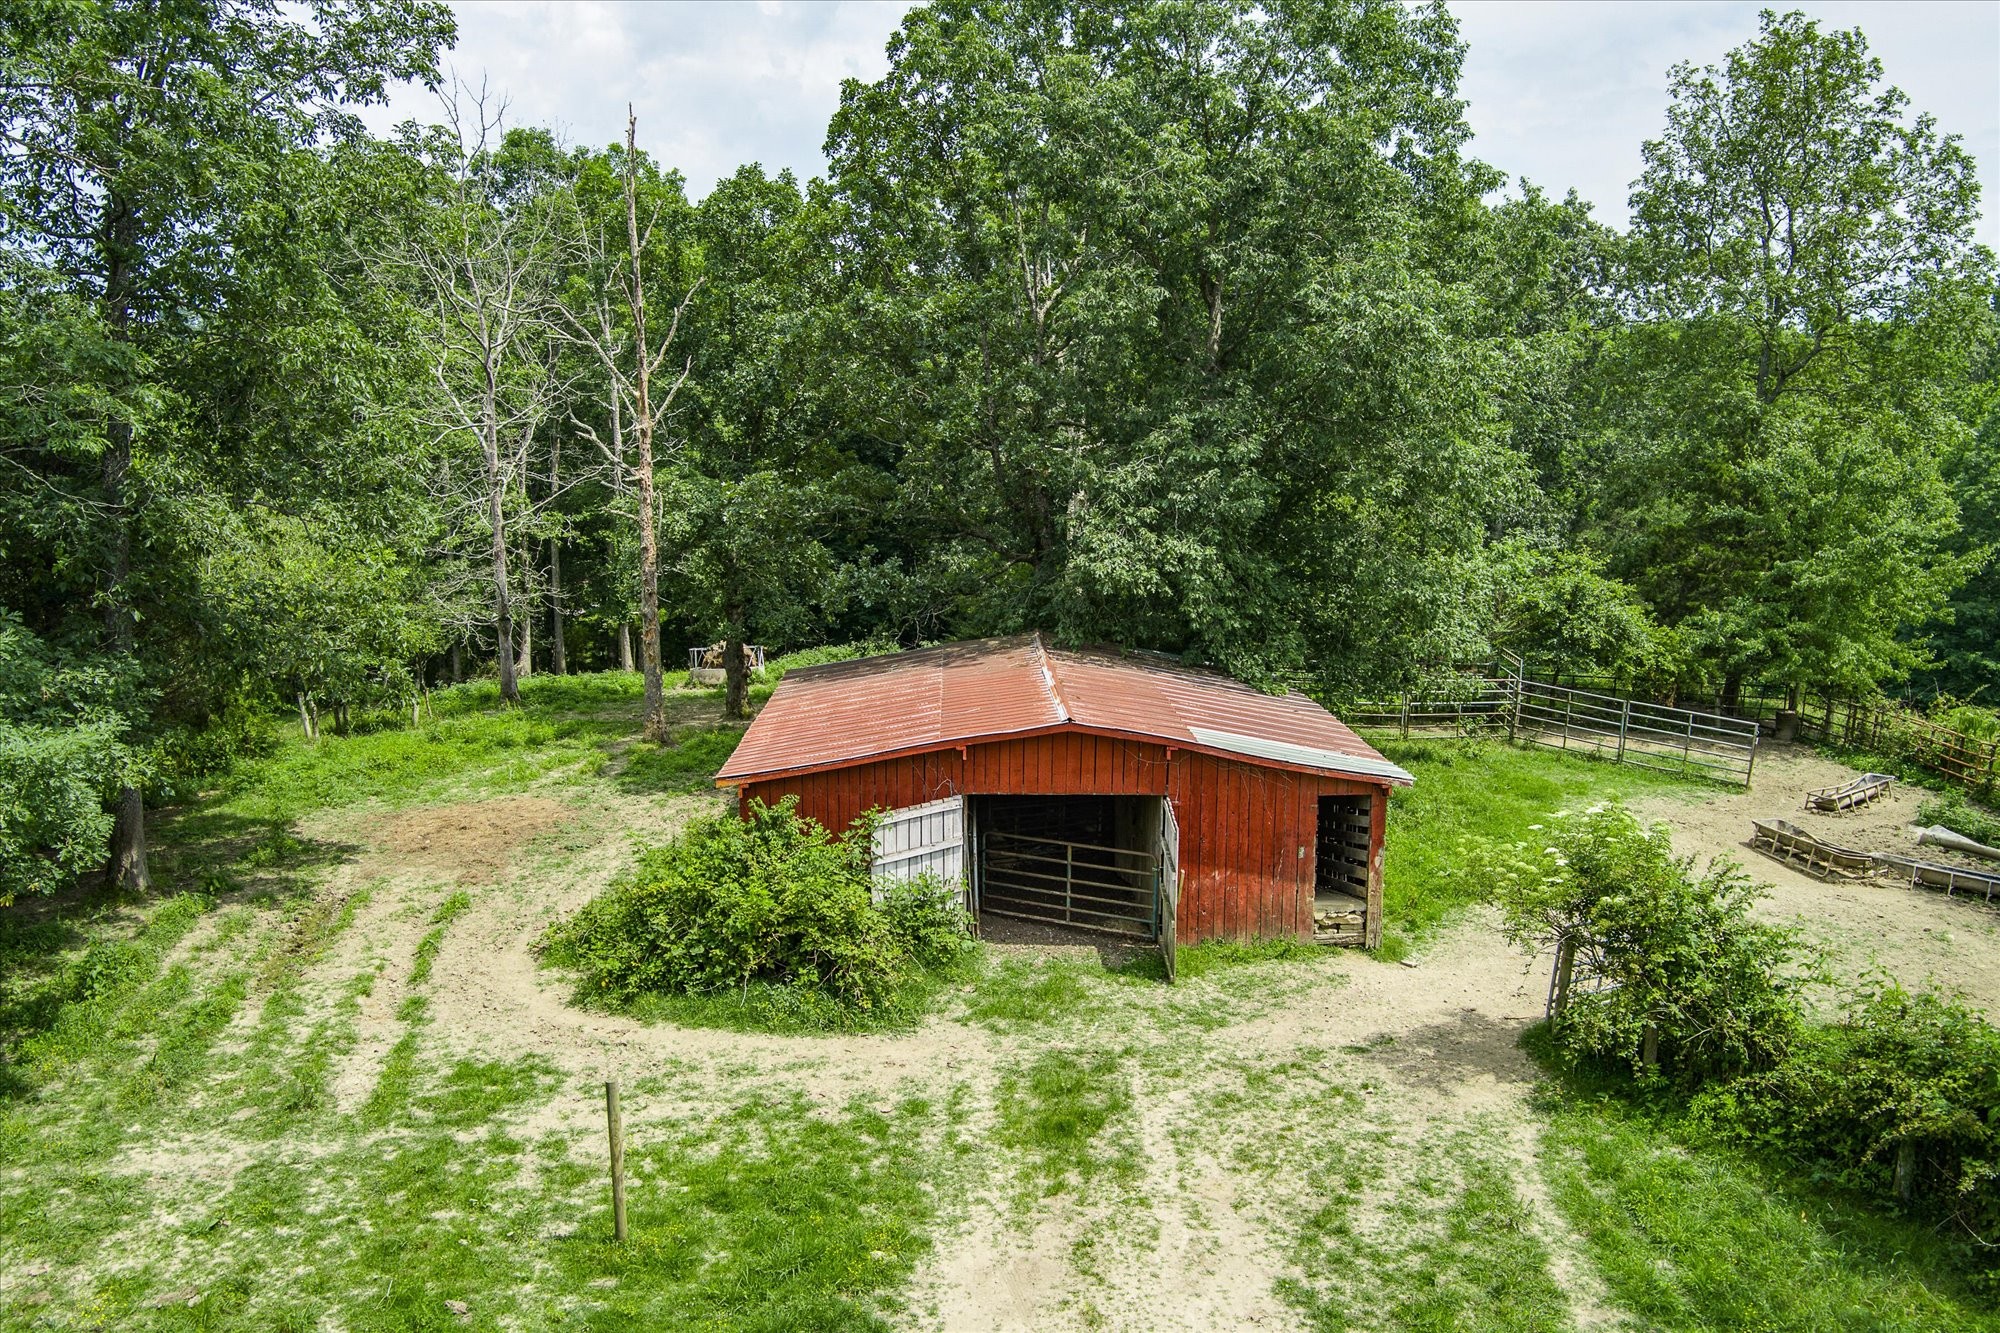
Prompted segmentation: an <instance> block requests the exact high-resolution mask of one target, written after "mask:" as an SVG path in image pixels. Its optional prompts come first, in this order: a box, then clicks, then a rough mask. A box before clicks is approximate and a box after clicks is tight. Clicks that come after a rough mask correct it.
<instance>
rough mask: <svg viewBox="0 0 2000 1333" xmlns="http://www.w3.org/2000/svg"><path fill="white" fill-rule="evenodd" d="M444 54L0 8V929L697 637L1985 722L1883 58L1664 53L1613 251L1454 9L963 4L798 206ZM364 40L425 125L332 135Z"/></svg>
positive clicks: (1980, 553)
mask: <svg viewBox="0 0 2000 1333" xmlns="http://www.w3.org/2000/svg"><path fill="white" fill-rule="evenodd" d="M453 36H454V33H453V24H452V19H451V16H450V14H449V13H448V12H447V11H446V10H445V9H444V8H443V7H442V6H440V5H435V4H426V3H417V2H416V0H318V2H317V3H315V4H313V5H311V6H297V5H288V4H280V3H278V0H97V2H94V3H80V2H78V0H16V3H13V4H10V5H8V6H7V7H6V8H5V10H4V13H0V99H4V109H0V377H4V387H0V478H4V481H0V901H4V900H6V899H9V898H11V897H13V896H15V895H17V894H21V893H35V892H42V891H47V890H50V889H53V888H56V887H59V886H61V885H63V884H65V883H68V882H70V881H71V880H73V879H74V878H76V877H77V876H78V875H80V874H82V873H84V872H86V871H94V870H96V869H97V868H99V867H101V866H103V865H104V864H105V849H106V846H107V843H108V844H109V845H110V847H111V849H112V855H111V864H110V873H111V874H112V876H113V878H114V879H116V880H122V881H124V882H126V883H128V884H129V883H135V882H139V881H142V880H143V879H144V877H145V874H146V870H145V859H144V858H145V844H144V835H143V825H144V810H145V808H146V806H148V805H158V804H162V803H170V802H173V801H176V800H178V799H182V798H184V797H185V796H186V795H188V794H190V793H191V792H192V791H194V790H195V789H197V788H198V786H199V784H201V783H202V782H203V781H204V779H205V778H206V777H207V776H208V775H210V774H213V773H214V772H216V771H218V769H220V768H221V767H222V766H225V765H226V764H227V763H228V762H229V760H230V758H231V757H232V755H234V754H236V753H238V752H240V751H242V750H244V749H245V748H248V747H254V746H255V745H257V744H258V743H259V741H258V737H259V736H260V735H261V734H263V733H264V732H265V731H267V730H268V728H269V727H270V726H271V725H272V721H273V719H274V718H277V717H281V716H282V717H285V718H288V719H290V718H295V719H296V720H295V721H292V722H291V725H295V726H299V727H302V728H304V729H305V730H306V732H307V733H308V734H310V733H312V732H314V731H315V730H317V729H318V728H319V727H321V726H329V727H342V726H346V725H348V723H349V720H350V715H351V714H352V713H355V712H358V711H359V710H378V711H386V710H390V709H399V710H401V711H402V712H403V714H404V715H405V716H406V717H407V715H408V714H409V712H410V710H411V709H412V707H413V706H415V705H416V704H417V701H419V700H420V699H421V697H422V694H423V691H424V690H425V689H426V688H427V687H428V686H430V685H435V684H438V683H440V682H443V681H446V680H453V679H462V678H464V677H466V676H468V675H472V674H476V673H486V674H491V675H493V676H496V677H497V679H498V681H499V683H500V689H501V692H502V694H503V696H506V697H512V696H513V695H514V694H515V693H516V691H517V682H518V679H519V677H520V676H521V675H523V674H525V673H529V672H536V673H539V672H563V671H576V670H597V669H604V668H611V667H625V668H628V669H644V670H645V671H646V673H647V678H648V694H649V701H650V703H651V704H652V709H651V713H652V715H653V716H654V717H657V716H658V697H659V690H660V684H659V678H660V664H661V662H662V660H663V659H664V660H665V662H666V663H667V664H668V666H670V667H671V666H672V665H673V664H674V663H675V662H676V661H677V660H678V655H679V654H682V653H684V652H685V650H686V648H687V647H688V646H689V645H691V644H700V643H707V642H710V641H714V640H723V641H726V642H728V643H730V644H732V645H735V644H740V643H743V642H746V641H748V642H757V643H766V644H771V645H774V646H798V645H803V644H810V643H817V642H832V641H850V640H858V639H869V640H880V641H885V642H886V641H900V642H902V643H906V644H908V643H916V642H921V641H931V640H939V639H948V638H958V637H966V636H974V635H982V634H989V633H997V632H1006V631H1013V630H1018V629H1022V628H1025V627H1030V626H1033V627H1039V628H1042V629H1044V630H1045V631H1047V632H1049V633H1051V634H1053V635H1055V636H1057V637H1058V638H1061V639H1063V640H1067V641H1110V642H1116V643H1120V644H1125V645H1129V646H1134V647H1143V648H1149V649H1157V650H1163V651H1168V652H1174V653H1179V654H1182V655H1184V656H1185V657H1186V658H1187V659H1188V660H1191V661H1196V662H1205V663H1212V664H1216V665H1219V666H1221V667H1224V668H1226V669H1228V670H1230V671H1233V672H1235V673H1237V674H1239V675H1242V676H1244V677H1246V678H1249V679H1253V680H1259V681H1277V680H1292V681H1306V682H1310V683H1312V684H1314V685H1316V686H1317V687H1318V688H1320V689H1321V690H1323V691H1325V692H1327V693H1328V694H1329V695H1331V696H1335V697H1337V696H1339V695H1340V694H1341V693H1342V692H1347V693H1350V694H1351V693H1353V692H1357V691H1363V690H1384V689H1392V688H1397V687H1400V686H1403V685H1405V684H1408V683H1409V682H1411V681H1413V680H1416V679H1418V678H1419V677H1420V676H1421V674H1422V673H1423V672H1424V671H1426V670H1427V669H1430V668H1434V667H1436V666H1438V665H1440V664H1449V663H1452V662H1464V661H1474V660H1479V659H1480V658H1482V657H1483V656H1485V655H1488V654H1491V653H1492V652H1493V651H1495V650H1496V649H1511V650H1515V651H1519V652H1522V653H1526V654H1529V655H1531V656H1532V657H1534V658H1536V659H1538V660H1540V661H1542V662H1544V663H1546V664H1548V665H1549V666H1551V667H1553V668H1554V669H1558V670H1568V671H1591V672H1602V673H1608V674H1611V675H1615V676H1619V677H1621V678H1623V679H1625V680H1627V681H1629V682H1632V683H1634V684H1635V685H1636V686H1638V687H1641V688H1644V689H1646V690H1648V691H1651V692H1653V693H1655V694H1657V695H1661V696H1667V697H1671V696H1674V695H1676V694H1679V695H1682V696H1692V695H1695V694H1703V695H1720V696H1722V697H1724V698H1728V697H1731V696H1733V695H1734V694H1735V692H1737V691H1738V690H1740V689H1741V688H1742V687H1743V686H1744V685H1745V684H1746V683H1750V682H1756V683H1760V684H1762V685H1765V686H1767V687H1776V688H1779V689H1784V690H1790V691H1793V692H1799V691H1805V690H1812V691H1816V692H1831V693H1835V694H1839V695H1849V696H1865V695H1868V694H1871V693H1874V692H1880V691H1891V692H1899V693H1900V692H1908V693H1912V694H1916V695H1919V696H1922V697H1926V698H1927V697H1930V696H1932V695H1936V694H1940V693H1942V694H1946V695H1951V696H1955V697H1958V698H1965V699H1974V700H1977V701H1982V702H1985V701H1990V700H1991V699H1992V698H1993V697H1994V696H1995V695H1996V694H2000V567H1996V565H1995V563H1994V562H1993V559H1992V556H1993V552H1994V549H1995V547H1996V545H1997V544H2000V415H1996V414H1995V410H1994V403H1995V393H1994V372H1995V341H1996V340H1995V333H1996V301H1995V298H1996V291H2000V288H1996V276H1995V267H1994V260H1993V255H1992V254H1991V253H1990V252H1989V251H1988V250H1986V249H1985V248H1983V247H1982V246H1980V245H1978V244H1977V243H1976V242H1975V239H1974V237H1975V229H1976V225H1977V222H1978V219H1979V198H1978V187H1977V184H1976V179H1975V171H1974V163H1973V162H1972V160H1971V159H1970V157H1969V156H1968V155H1967V153H1966V152H1965V151H1964V149H1963V148H1962V147H1961V145H1960V144H1959V143H1958V141H1957V140H1956V139H1955V138H1954V137H1952V136H1950V135H1948V134H1945V133H1943V132H1941V131H1940V130H1939V128H1938V127H1937V126H1936V125H1935V123H1934V122H1933V121H1932V120H1931V118H1930V117H1928V116H1927V115H1925V114H1923V111H1922V106H1921V98H1918V99H1916V100H1915V101H1913V100H1912V99H1910V98H1908V97H1906V96H1905V95H1904V94H1903V93H1902V92H1899V91H1898V90H1896V89H1895V88H1894V87H1893V86H1892V85H1891V83H1890V82H1889V79H1888V76H1887V75H1886V74H1885V71H1884V70H1883V69H1882V67H1881V65H1880V63H1879V62H1878V61H1876V60H1875V59H1874V58H1873V57H1871V56H1870V55H1869V52H1868V46H1867V42H1866V40H1865V37H1864V36H1863V34H1861V33H1860V32H1858V31H1834V30H1829V29H1826V28H1823V27H1820V26H1818V25H1816V24H1815V23H1813V22H1810V21H1808V20H1807V19H1805V18H1804V17H1802V16H1800V15H1798V14H1783V15H1779V14H1771V13H1767V14H1766V15H1765V16H1764V18H1763V20H1762V24H1761V30H1760V32H1759V33H1758V35H1757V36H1756V37H1755V38H1754V40H1752V41H1750V42H1748V43H1747V44H1746V45H1744V46H1743V47H1741V48H1740V49H1738V50H1736V51H1734V52H1732V53H1731V54H1730V55H1729V56H1728V58H1727V59H1726V61H1725V62H1724V63H1723V64H1722V65H1720V66H1718V67H1712V68H1696V67H1693V66H1688V65H1682V66H1678V67H1676V68H1675V69H1674V70H1673V72H1672V75H1671V91H1672V100H1671V106H1670V109H1669V111H1668V113H1667V116H1666V119H1665V122H1664V123H1663V124H1662V125H1660V127H1659V130H1658V137H1657V138H1654V139H1651V140H1649V141H1648V142H1647V143H1646V144H1645V146H1644V170H1643V174H1642V175H1641V177H1640V178H1639V179H1638V180H1637V181H1635V182H1634V183H1633V185H1632V193H1631V198H1630V217H1631V222H1630V225H1629V227H1627V228H1625V229H1623V230H1620V229H1616V228H1612V227H1608V226H1606V225H1604V224H1603V223H1601V222H1599V221H1597V220H1596V219H1595V218H1594V217H1593V210H1592V207H1591V203H1592V201H1588V200H1584V199H1581V198H1578V197H1576V196H1575V195H1570V196H1569V197H1567V198H1560V199H1558V198H1555V197H1553V196H1551V195H1550V194H1548V193H1546V192H1545V191H1543V190H1541V189H1538V188H1537V187H1536V186H1535V185H1534V184H1533V183H1531V182H1527V181H1511V180H1510V179H1509V178H1508V177H1507V175H1506V173H1505V172H1504V171H1503V170H1502V169H1500V167H1496V166H1494V165H1489V164H1486V163H1483V162H1481V161H1478V160H1476V158H1474V157H1473V156H1472V155H1471V154H1470V152H1469V149H1468V144H1469V138H1470V132H1469V130H1468V128H1467V123H1466V119H1465V106H1464V103H1463V102H1462V101H1461V100H1460V99H1459V97H1458V94H1457V84H1458V77H1459V71H1460V67H1461V62H1462V60H1463V58H1464V54H1465V48H1464V45H1463V44H1462V42H1461V41H1460V39H1459V37H1458V36H1457V33H1456V29H1455V26H1454V24H1453V21H1452V19H1451V16H1450V14H1449V13H1448V12H1447V11H1446V10H1445V9H1444V8H1443V6H1442V5H1439V4H1432V5H1430V6H1426V7H1409V6H1405V5H1403V4H1401V3H1393V2H1378V0H1277V2H1276V3H1272V2H1271V0H1264V2H1263V3H1252V2H1251V0H1121V2H1120V3H1095V2H1092V0H939V2H938V3H934V4H931V5H929V6H927V7H923V8H919V9H917V10H915V11H913V12H912V13H911V14H910V15H909V16H908V17H907V18H906V19H905V21H904V23H903V25H902V27H901V29H900V31H899V32H898V33H897V34H896V35H895V37H894V38H893V40H892V42H891V46H890V56H891V59H890V64H889V70H888V73H887V74H886V75H885V76H884V77H883V78H882V79H881V80H879V81H878V82H876V83H873V84H867V85H864V84H860V83H855V82H850V83H849V84H848V85H847V86H846V87H845V88H844V90H843V92H842V96H841V102H840V107H839V110H838V112H837V113H836V114H835V116H834V118H833V121H832V123H831V124H830V125H829V127H828V130H827V139H826V156H827V160H828V168H827V174H826V176H825V178H824V179H814V180H811V181H807V182H802V181H799V180H797V179H795V178H794V177H793V176H792V175H791V174H789V173H784V172H781V173H779V174H777V175H775V176H773V175H771V174H770V173H768V172H766V171H765V170H764V169H762V168H761V167H759V166H757V165H755V164H750V165H746V166H744V167H742V168H741V169H740V170H739V171H737V172H736V173H735V174H734V175H733V176H731V177H729V178H727V179H725V180H723V181H721V182H720V183H719V184H717V185H716V187H715V188H714V189H713V190H712V191H710V192H709V193H708V194H707V195H706V197H704V198H701V199H700V200H698V201H697V200H693V199H691V198H690V197H689V193H688V191H687V189H686V186H685V182H684V181H683V179H682V177H681V176H680V175H679V174H678V173H677V172H676V171H675V169H674V164H673V163H672V162H664V161H658V160H656V159H655V158H653V157H651V156H649V155H648V154H647V153H646V152H645V151H644V144H645V142H646V139H647V136H648V133H649V131H663V130H664V129H665V127H659V126H648V125H646V124H643V123H641V124H637V125H635V126H634V129H633V133H632V136H631V137H630V138H629V139H628V141H627V142H626V143H624V144H613V145H600V146H591V145H575V144H568V143H564V142H562V141H561V140H560V139H559V138H557V137H556V136H555V135H554V134H552V133H551V132H549V131H548V130H546V129H542V128H537V127H534V126H526V125H511V124H508V123H506V120H505V117H504V114H503V106H502V102H501V99H500V98H498V97H497V96H496V95H494V94H492V93H491V92H489V91H488V90H486V89H484V88H482V87H479V86H467V85H465V84H462V83H459V82H458V81H456V80H454V79H452V78H450V77H448V76H447V75H446V74H444V73H443V72H442V71H444V69H445V68H446V66H445V58H446V55H447V53H448V51H449V48H450V46H451V43H452V41H453ZM403 80H419V81H423V82H426V83H429V84H431V85H433V86H435V87H436V88H437V89H438V92H439V100H438V111H437V114H436V116H435V117H434V118H433V119H434V120H435V122H436V123H434V124H429V125H425V124H418V123H408V124H405V125H404V126H402V127H401V129H400V130H399V131H398V132H397V133H396V134H395V135H393V136H392V137H390V138H388V139H382V138H378V137H374V136H371V135H370V134H369V133H368V132H366V130H365V129H364V128H363V126H362V123H361V122H360V121H359V120H358V119H357V118H356V116H355V114H354V112H355V108H356V107H358V106H362V105H365V104H368V103H371V102H378V101H380V100H381V99H382V98H383V97H384V95H385V90H386V89H388V88H389V87H391V86H393V85H395V84H396V83H397V82H399V81H403ZM607 83H615V79H608V80H607ZM1600 202H1601V201H1600ZM725 656H726V658H727V660H728V661H729V662H730V663H731V664H732V666H733V667H734V665H735V664H737V663H739V662H740V657H739V655H738V654H736V653H734V652H729V653H727V654H725ZM742 677H743V673H742V671H741V669H740V667H737V668H736V669H733V670H732V672H731V682H730V691H729V693H730V705H731V707H732V709H734V710H739V711H740V710H741V708H742V707H743V706H744V687H743V678H742Z"/></svg>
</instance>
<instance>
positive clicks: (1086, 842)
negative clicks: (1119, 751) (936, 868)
mask: <svg viewBox="0 0 2000 1333" xmlns="http://www.w3.org/2000/svg"><path fill="white" fill-rule="evenodd" d="M1162 805H1163V801H1162V799H1161V798H1160V797H1158V796H975V797H972V798H971V800H970V807H971V809H970V814H971V819H972V827H973V838H974V842H975V845H976V847H977V855H976V860H975V873H976V879H975V883H974V894H975V898H976V901H977V904H978V910H979V912H980V914H981V915H982V916H997V917H1006V918H1009V919H1012V920H1018V921H1036V922H1042V923H1045V924H1049V925H1060V926H1069V927H1073V928H1076V929H1082V930H1098V931H1109V932H1112V933H1115V934H1120V935H1131V936H1133V937H1135V938H1138V939H1148V940H1150V939H1154V938H1156V937H1157V936H1158V934H1159V929H1160V904H1159V895H1160V868H1161V866H1162V864H1163V861H1164V856H1163V852H1164V848H1163V845H1162V838H1163V832H1164V830H1163V824H1164V822H1165V821H1164V811H1163V809H1162Z"/></svg>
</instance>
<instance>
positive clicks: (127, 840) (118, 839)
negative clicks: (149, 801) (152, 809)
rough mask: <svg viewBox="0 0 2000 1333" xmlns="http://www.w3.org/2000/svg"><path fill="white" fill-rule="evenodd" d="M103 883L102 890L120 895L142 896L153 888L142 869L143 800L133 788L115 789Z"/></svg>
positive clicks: (144, 803)
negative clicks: (115, 803) (105, 889)
mask: <svg viewBox="0 0 2000 1333" xmlns="http://www.w3.org/2000/svg"><path fill="white" fill-rule="evenodd" d="M104 883H105V887H107V888H109V889H111V890H113V891H114V892H121V893H144V892H146V891H147V890H148V889H150V888H151V887H152V885H153V877H152V874H151V873H150V872H149V871H148V870H147V869H146V798H145V797H144V796H143V795H142V794H141V793H140V791H139V789H138V788H137V787H133V786H129V785H128V786H124V787H120V788H119V789H118V805H117V809H116V810H115V811H113V813H112V821H111V855H110V858H109V859H108V860H107V861H106V862H105V866H104Z"/></svg>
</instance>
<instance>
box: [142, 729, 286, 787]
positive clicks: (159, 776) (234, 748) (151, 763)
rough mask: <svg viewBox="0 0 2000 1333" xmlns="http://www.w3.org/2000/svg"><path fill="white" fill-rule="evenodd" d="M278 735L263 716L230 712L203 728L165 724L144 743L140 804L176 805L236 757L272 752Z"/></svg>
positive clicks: (224, 772) (230, 765) (219, 775)
mask: <svg viewBox="0 0 2000 1333" xmlns="http://www.w3.org/2000/svg"><path fill="white" fill-rule="evenodd" d="M277 749H278V736H277V733H276V731H275V730H273V728H272V725H271V723H270V721H269V720H268V719H265V718H259V717H253V716H251V715H250V714H248V713H243V712H236V713H231V714H228V715H226V716H224V717H220V718H215V719H213V720H211V721H210V722H208V723H207V724H206V725H204V726H200V727H192V726H185V725H177V726H171V727H167V728H165V729H164V730H162V731H161V733H160V734H159V735H158V736H157V737H155V738H154V740H153V742H152V744H151V745H149V746H147V747H146V779H147V782H146V788H147V790H146V802H147V804H148V805H179V804H181V803H182V802H185V801H191V800H193V799H195V798H196V797H198V796H200V795H201V792H202V789H203V788H204V787H207V786H210V785H212V784H214V783H215V782H216V781H217V780H218V779H220V778H222V777H225V776H226V775H228V773H229V772H230V771H231V770H232V769H234V768H235V766H236V764H237V763H238V761H240V760H245V759H263V758H267V757H269V756H270V755H272V754H274V753H276V752H277Z"/></svg>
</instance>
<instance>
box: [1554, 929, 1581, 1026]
mask: <svg viewBox="0 0 2000 1333" xmlns="http://www.w3.org/2000/svg"><path fill="white" fill-rule="evenodd" d="M1575 971H1576V937H1575V936H1574V935H1565V936H1563V938H1562V943H1561V944H1558V945H1557V946H1556V984H1555V994H1554V995H1553V996H1552V997H1551V998H1550V1000H1549V1019H1550V1020H1551V1021H1554V1020H1555V1019H1558V1018H1561V1017H1562V1016H1563V1010H1564V1009H1566V1008H1568V1007H1569V982H1570V977H1571V975H1572V974H1573V973H1574V972H1575Z"/></svg>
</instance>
